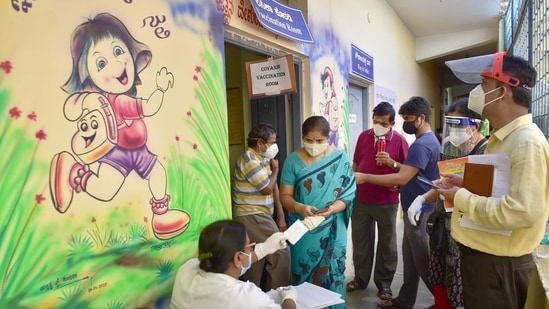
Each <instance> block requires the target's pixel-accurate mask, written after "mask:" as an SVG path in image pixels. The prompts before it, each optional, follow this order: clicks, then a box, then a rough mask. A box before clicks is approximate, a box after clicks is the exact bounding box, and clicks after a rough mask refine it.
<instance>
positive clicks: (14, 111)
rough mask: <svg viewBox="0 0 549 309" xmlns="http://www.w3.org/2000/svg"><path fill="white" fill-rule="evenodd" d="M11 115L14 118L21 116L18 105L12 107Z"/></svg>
mask: <svg viewBox="0 0 549 309" xmlns="http://www.w3.org/2000/svg"><path fill="white" fill-rule="evenodd" d="M9 113H10V117H11V118H13V119H17V118H19V117H21V110H20V109H18V108H17V107H12V108H10V111H9Z"/></svg>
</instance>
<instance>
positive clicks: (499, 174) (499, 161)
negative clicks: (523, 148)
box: [459, 153, 512, 236]
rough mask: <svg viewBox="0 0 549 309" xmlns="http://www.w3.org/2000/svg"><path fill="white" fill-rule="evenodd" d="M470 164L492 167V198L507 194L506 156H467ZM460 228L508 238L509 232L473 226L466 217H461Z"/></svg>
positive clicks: (507, 171) (508, 166)
mask: <svg viewBox="0 0 549 309" xmlns="http://www.w3.org/2000/svg"><path fill="white" fill-rule="evenodd" d="M468 159H469V162H470V163H478V164H489V165H493V166H494V184H493V191H492V192H493V193H492V196H493V197H502V196H504V195H506V194H507V193H509V180H510V179H511V159H510V158H509V156H508V155H506V154H501V153H491V154H483V155H470V156H468ZM459 225H460V226H463V227H466V228H470V229H475V230H479V231H483V232H488V233H493V234H500V235H505V236H510V235H511V232H512V231H510V230H497V229H490V228H485V227H482V226H479V225H477V224H475V223H474V222H473V221H472V220H471V219H469V217H467V215H465V214H464V215H463V216H462V217H461V221H460V222H459Z"/></svg>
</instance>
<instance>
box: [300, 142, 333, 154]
mask: <svg viewBox="0 0 549 309" xmlns="http://www.w3.org/2000/svg"><path fill="white" fill-rule="evenodd" d="M303 145H304V146H305V150H306V151H307V153H308V154H309V155H310V156H311V157H316V156H318V155H319V154H321V153H323V152H324V150H326V148H328V142H325V143H322V144H314V143H313V144H309V143H305V142H303Z"/></svg>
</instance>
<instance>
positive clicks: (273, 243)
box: [254, 232, 288, 260]
mask: <svg viewBox="0 0 549 309" xmlns="http://www.w3.org/2000/svg"><path fill="white" fill-rule="evenodd" d="M287 239H288V237H287V236H286V235H284V233H281V232H276V233H274V234H273V235H271V236H269V238H267V239H266V240H265V242H262V243H260V244H257V245H255V249H254V251H255V255H256V256H257V260H261V259H262V258H264V257H265V256H267V255H269V254H272V253H275V252H276V251H278V250H280V249H284V248H286V246H288V245H287V244H286V240H287Z"/></svg>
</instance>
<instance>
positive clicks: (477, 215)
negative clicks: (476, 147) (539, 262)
mask: <svg viewBox="0 0 549 309" xmlns="http://www.w3.org/2000/svg"><path fill="white" fill-rule="evenodd" d="M485 153H486V154H489V153H503V154H508V155H509V157H510V159H511V179H510V181H509V193H508V194H507V195H504V196H502V197H499V198H494V197H484V196H478V195H475V194H473V193H471V192H469V191H468V190H466V189H460V190H458V191H457V192H456V195H455V197H454V206H455V208H454V212H453V214H452V227H451V233H452V237H453V238H454V239H455V240H456V241H457V242H459V243H461V244H463V245H465V246H468V247H470V248H473V249H476V250H479V251H482V252H486V253H489V254H493V255H498V256H521V255H524V254H528V253H532V251H533V250H534V248H536V247H537V246H538V245H539V243H540V241H541V239H542V237H543V234H544V232H545V224H546V222H547V218H548V216H549V172H548V168H549V144H548V143H547V140H546V139H545V136H544V135H543V133H542V132H541V130H540V129H539V128H538V127H537V126H536V125H535V124H534V123H532V115H531V114H527V115H524V116H521V117H519V118H517V119H515V120H513V121H512V122H510V123H509V124H507V125H506V126H504V127H503V128H501V129H499V130H498V131H496V132H492V134H491V136H490V138H489V140H488V146H487V147H486V151H485ZM461 213H464V214H467V216H468V217H469V218H470V219H471V220H472V221H473V222H474V223H475V224H477V225H479V226H482V227H486V228H490V229H500V230H511V231H512V233H511V235H510V236H505V235H500V234H494V233H489V232H483V231H479V230H475V229H470V228H465V227H461V226H460V224H459V219H460V217H461Z"/></svg>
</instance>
